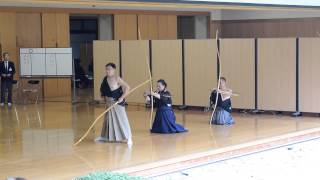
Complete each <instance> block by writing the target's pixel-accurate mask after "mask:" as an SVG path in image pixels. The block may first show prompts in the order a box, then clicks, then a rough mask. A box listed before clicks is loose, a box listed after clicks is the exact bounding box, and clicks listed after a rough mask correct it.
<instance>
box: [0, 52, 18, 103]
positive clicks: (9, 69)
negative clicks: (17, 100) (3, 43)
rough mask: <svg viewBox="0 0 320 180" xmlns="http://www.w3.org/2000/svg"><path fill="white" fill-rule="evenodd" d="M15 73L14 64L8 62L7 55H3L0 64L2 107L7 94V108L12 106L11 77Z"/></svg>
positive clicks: (5, 53) (6, 53)
mask: <svg viewBox="0 0 320 180" xmlns="http://www.w3.org/2000/svg"><path fill="white" fill-rule="evenodd" d="M15 73H16V70H15V67H14V63H13V62H12V61H10V57H9V53H8V52H4V53H3V61H1V63H0V74H1V102H0V106H4V103H5V98H6V97H5V95H6V92H8V106H9V107H11V106H12V81H13V75H14V74H15Z"/></svg>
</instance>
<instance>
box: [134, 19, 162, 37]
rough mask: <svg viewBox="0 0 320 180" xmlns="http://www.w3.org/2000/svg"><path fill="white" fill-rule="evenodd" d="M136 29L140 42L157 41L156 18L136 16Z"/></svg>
mask: <svg viewBox="0 0 320 180" xmlns="http://www.w3.org/2000/svg"><path fill="white" fill-rule="evenodd" d="M138 28H139V29H140V34H141V39H142V40H150V39H151V40H152V39H158V16H157V15H138Z"/></svg>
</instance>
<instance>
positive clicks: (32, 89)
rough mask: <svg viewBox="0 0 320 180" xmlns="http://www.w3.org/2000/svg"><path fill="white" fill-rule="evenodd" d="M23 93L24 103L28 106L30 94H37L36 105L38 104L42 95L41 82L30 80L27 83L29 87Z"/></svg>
mask: <svg viewBox="0 0 320 180" xmlns="http://www.w3.org/2000/svg"><path fill="white" fill-rule="evenodd" d="M22 93H23V94H24V103H25V104H26V100H27V99H29V95H30V94H36V102H35V104H38V100H39V93H40V81H39V80H29V81H28V83H27V87H26V88H23V89H22ZM26 97H27V98H26Z"/></svg>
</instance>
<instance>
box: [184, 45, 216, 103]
mask: <svg viewBox="0 0 320 180" xmlns="http://www.w3.org/2000/svg"><path fill="white" fill-rule="evenodd" d="M216 85H217V56H216V41H215V40H185V93H186V94H185V95H186V104H187V105H190V106H208V104H209V97H210V93H211V90H212V89H214V88H215V87H216Z"/></svg>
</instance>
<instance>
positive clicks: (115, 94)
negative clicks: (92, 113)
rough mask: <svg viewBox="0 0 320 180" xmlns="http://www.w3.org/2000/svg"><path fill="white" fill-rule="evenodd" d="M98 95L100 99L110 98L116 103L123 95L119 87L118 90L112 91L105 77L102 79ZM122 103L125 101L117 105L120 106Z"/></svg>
mask: <svg viewBox="0 0 320 180" xmlns="http://www.w3.org/2000/svg"><path fill="white" fill-rule="evenodd" d="M100 93H101V96H102V97H110V98H114V99H115V100H116V101H118V99H119V98H120V97H121V96H122V95H123V90H122V88H121V87H119V88H118V89H115V90H113V91H112V90H111V88H110V86H109V83H108V81H107V77H104V79H103V81H102V83H101V86H100ZM124 103H125V100H123V102H121V103H119V104H120V105H122V104H124Z"/></svg>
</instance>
